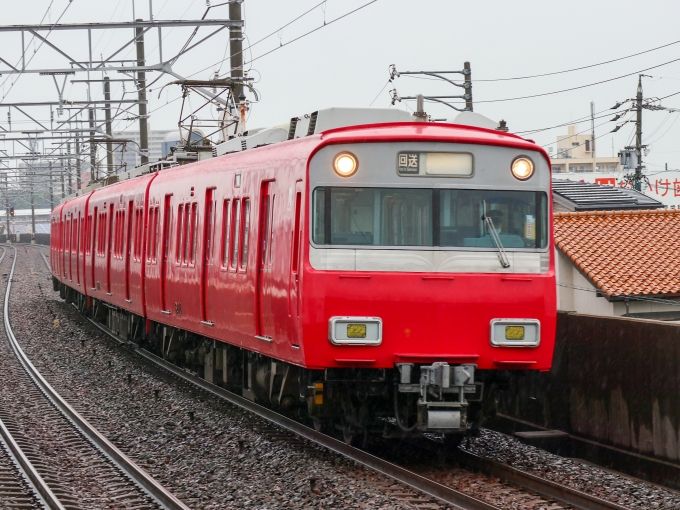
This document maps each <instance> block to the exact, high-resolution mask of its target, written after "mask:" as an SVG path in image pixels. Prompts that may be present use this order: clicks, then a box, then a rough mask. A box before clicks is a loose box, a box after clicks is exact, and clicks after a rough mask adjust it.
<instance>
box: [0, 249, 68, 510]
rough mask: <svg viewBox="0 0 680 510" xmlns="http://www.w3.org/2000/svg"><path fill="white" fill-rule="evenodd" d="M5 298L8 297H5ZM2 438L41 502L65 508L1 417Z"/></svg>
mask: <svg viewBox="0 0 680 510" xmlns="http://www.w3.org/2000/svg"><path fill="white" fill-rule="evenodd" d="M2 250H3V251H2V256H0V264H1V263H2V261H3V260H4V259H5V255H7V249H6V248H4V247H3V248H2ZM15 258H16V257H15ZM9 280H10V281H11V277H10V278H9ZM10 281H8V282H7V285H8V286H9V285H10ZM5 299H7V298H6V297H5ZM0 440H1V441H2V442H3V443H4V445H5V447H6V448H7V451H8V452H9V454H10V457H11V458H12V460H13V461H14V463H15V464H16V465H17V466H18V467H19V469H20V471H21V472H22V474H23V476H24V477H25V478H26V480H27V481H28V483H29V485H30V486H31V488H32V489H33V491H34V492H35V493H36V495H37V496H38V499H39V500H40V502H41V503H43V504H44V505H45V506H46V507H47V508H48V509H50V510H65V508H64V506H63V505H62V504H61V502H60V501H59V499H58V498H57V496H55V494H54V492H52V489H50V488H49V486H48V485H47V483H45V480H44V479H43V477H42V476H40V473H39V472H38V470H37V469H35V467H34V466H33V464H32V463H31V461H30V460H28V457H26V454H24V452H23V450H22V449H21V447H20V446H19V445H18V444H17V442H16V440H15V439H14V437H12V434H11V433H10V431H9V430H8V429H7V427H6V426H5V424H4V423H3V421H2V420H1V419H0Z"/></svg>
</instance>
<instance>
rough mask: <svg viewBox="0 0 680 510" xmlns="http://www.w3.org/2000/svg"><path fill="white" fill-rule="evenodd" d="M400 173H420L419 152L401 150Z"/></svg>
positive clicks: (398, 168) (398, 163) (398, 165)
mask: <svg viewBox="0 0 680 510" xmlns="http://www.w3.org/2000/svg"><path fill="white" fill-rule="evenodd" d="M397 171H398V172H399V175H418V173H419V172H420V153H419V152H400V153H399V156H398V160H397Z"/></svg>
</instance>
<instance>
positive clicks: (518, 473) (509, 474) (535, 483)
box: [40, 251, 628, 510]
mask: <svg viewBox="0 0 680 510" xmlns="http://www.w3.org/2000/svg"><path fill="white" fill-rule="evenodd" d="M40 254H41V255H42V258H43V261H44V262H45V266H46V267H47V269H48V270H49V271H51V268H50V265H49V263H48V262H47V258H46V257H45V255H44V254H43V253H42V251H41V252H40ZM88 320H89V321H90V322H91V323H92V324H93V325H94V326H96V327H97V328H98V329H100V330H101V331H102V332H103V333H105V334H106V335H108V336H110V337H111V338H113V339H114V340H116V341H117V342H119V343H121V344H123V345H127V346H132V347H134V348H135V352H136V353H137V354H138V355H140V356H142V357H143V358H145V359H146V360H147V361H150V362H151V363H153V364H155V365H159V366H161V367H162V368H164V369H167V370H168V371H170V372H171V373H172V374H173V375H175V376H177V377H179V378H181V379H183V380H185V381H187V382H190V383H192V384H195V385H197V386H200V387H201V388H202V389H204V390H206V391H208V392H210V393H212V394H213V395H215V396H217V397H219V398H223V399H226V400H229V401H230V402H232V403H234V404H236V405H238V406H239V407H242V408H244V409H246V410H248V411H251V412H253V413H255V414H257V415H258V416H260V417H262V418H265V419H267V420H269V421H272V422H274V423H276V424H277V425H279V426H281V427H283V428H286V429H288V430H290V431H291V432H294V433H295V434H297V435H300V436H302V437H304V438H306V439H309V440H311V441H313V442H315V443H318V444H321V445H323V446H325V447H327V448H329V449H331V450H333V451H335V452H336V453H339V454H341V455H343V456H345V457H348V458H350V459H352V460H355V461H357V462H359V463H361V464H363V465H365V466H367V467H370V468H371V469H374V470H376V471H378V472H380V473H382V474H384V475H386V476H389V477H391V478H393V479H395V480H397V481H399V482H401V483H404V484H405V485H408V486H410V487H412V488H415V489H417V490H419V491H421V492H424V493H426V494H428V495H430V496H433V497H436V498H438V499H441V500H443V501H446V502H447V503H450V504H453V505H454V506H455V505H457V504H459V503H456V502H455V501H451V500H449V499H445V498H444V497H441V495H440V493H438V492H437V493H433V492H431V491H430V490H428V488H427V487H423V486H420V485H419V483H420V482H421V481H422V480H426V481H428V482H430V483H431V484H434V485H435V486H437V487H436V489H439V488H440V487H444V488H445V489H448V490H451V491H453V492H455V493H458V491H455V490H454V489H449V488H447V487H445V486H442V485H440V484H437V483H436V482H433V481H431V480H427V479H426V478H424V477H421V476H420V475H416V474H415V473H411V472H409V471H407V470H405V469H403V468H400V467H399V466H395V465H393V464H390V463H388V462H386V461H383V460H381V459H379V458H377V457H374V456H372V455H370V454H368V453H366V452H363V451H362V450H359V449H357V448H353V447H351V446H348V445H346V444H344V443H343V442H341V441H338V440H336V439H333V438H331V437H329V436H326V435H325V434H322V433H320V432H316V431H315V430H312V429H310V428H308V427H306V426H304V425H302V424H300V423H298V422H296V421H294V420H290V419H289V418H286V417H284V416H281V415H279V414H278V413H275V412H274V411H272V410H270V409H267V408H265V407H262V406H259V405H258V404H255V403H253V402H252V401H250V400H247V399H245V398H243V397H240V396H238V395H235V394H233V393H231V392H229V391H227V390H225V389H223V388H220V387H219V386H215V385H214V384H211V383H209V382H207V381H205V380H204V379H201V378H199V377H196V376H194V375H192V374H189V373H187V372H185V371H184V370H182V369H180V368H177V367H176V366H174V365H172V364H170V363H168V362H167V361H165V360H163V359H161V358H159V357H157V356H155V355H154V354H151V353H150V352H148V351H146V350H144V349H140V348H138V347H137V345H136V344H134V343H133V342H128V341H125V340H122V339H121V338H119V337H118V336H116V335H115V334H113V333H112V332H111V331H109V330H108V329H107V328H106V327H105V326H103V325H101V324H99V323H98V322H96V321H93V320H92V319H89V318H88ZM355 455H356V457H355ZM456 460H459V461H461V463H462V464H464V465H466V466H467V467H469V468H473V469H476V470H479V471H482V472H484V473H486V474H488V475H491V476H496V477H498V478H500V479H502V480H504V481H506V482H508V483H511V484H514V485H517V486H520V487H522V488H524V489H528V490H531V491H534V492H536V493H537V494H540V495H541V496H543V497H546V498H549V499H554V500H557V501H559V502H561V503H566V504H568V505H570V506H573V507H574V508H577V509H580V510H628V508H627V507H624V506H621V505H619V504H617V503H613V502H610V501H606V500H604V499H601V498H598V497H597V496H592V495H590V494H587V493H584V492H582V491H579V490H577V489H574V488H571V487H568V486H565V485H562V484H559V483H556V482H553V481H550V480H546V479H544V478H541V477H538V476H536V475H532V474H530V473H527V472H525V471H522V470H519V469H516V468H513V467H511V466H508V465H506V464H503V463H501V462H498V461H496V460H493V459H489V458H485V457H480V456H478V455H475V454H473V453H470V452H467V451H465V450H462V449H459V450H458V451H457V452H456ZM385 465H387V466H389V468H387V469H381V467H382V466H385ZM393 468H396V471H392V469H393ZM401 474H407V477H408V475H414V476H415V477H417V479H416V480H415V481H416V483H415V484H414V483H411V482H410V480H408V479H402V478H399V476H398V475H401ZM395 475H396V476H395ZM458 494H462V495H463V496H465V497H466V498H469V497H470V496H467V495H466V494H463V493H458ZM473 499H474V498H473ZM475 502H476V503H481V504H482V505H486V506H482V507H469V508H495V507H494V506H493V505H488V504H487V503H484V502H481V501H479V500H476V501H475ZM456 508H460V507H457V506H456Z"/></svg>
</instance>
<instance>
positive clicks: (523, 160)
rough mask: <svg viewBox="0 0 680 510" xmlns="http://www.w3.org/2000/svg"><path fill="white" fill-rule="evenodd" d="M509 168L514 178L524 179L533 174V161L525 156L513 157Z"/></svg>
mask: <svg viewBox="0 0 680 510" xmlns="http://www.w3.org/2000/svg"><path fill="white" fill-rule="evenodd" d="M510 170H511V171H512V175H514V176H515V179H519V180H520V181H526V180H527V179H528V178H529V177H531V176H532V175H534V162H533V161H531V160H530V159H529V158H527V157H526V156H520V157H518V158H515V160H514V161H513V162H512V166H511V167H510Z"/></svg>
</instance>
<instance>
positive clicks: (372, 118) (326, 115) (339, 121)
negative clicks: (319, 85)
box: [310, 108, 413, 134]
mask: <svg viewBox="0 0 680 510" xmlns="http://www.w3.org/2000/svg"><path fill="white" fill-rule="evenodd" d="M315 114H316V115H315ZM312 117H313V118H314V131H313V132H312V131H310V134H313V133H321V132H322V131H327V130H329V129H333V128H339V127H344V126H360V125H362V124H384V123H389V122H412V121H413V117H412V116H411V114H410V113H409V112H406V111H404V110H398V109H396V108H326V109H325V110H319V111H318V112H315V113H313V114H312ZM310 128H311V122H310Z"/></svg>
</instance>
